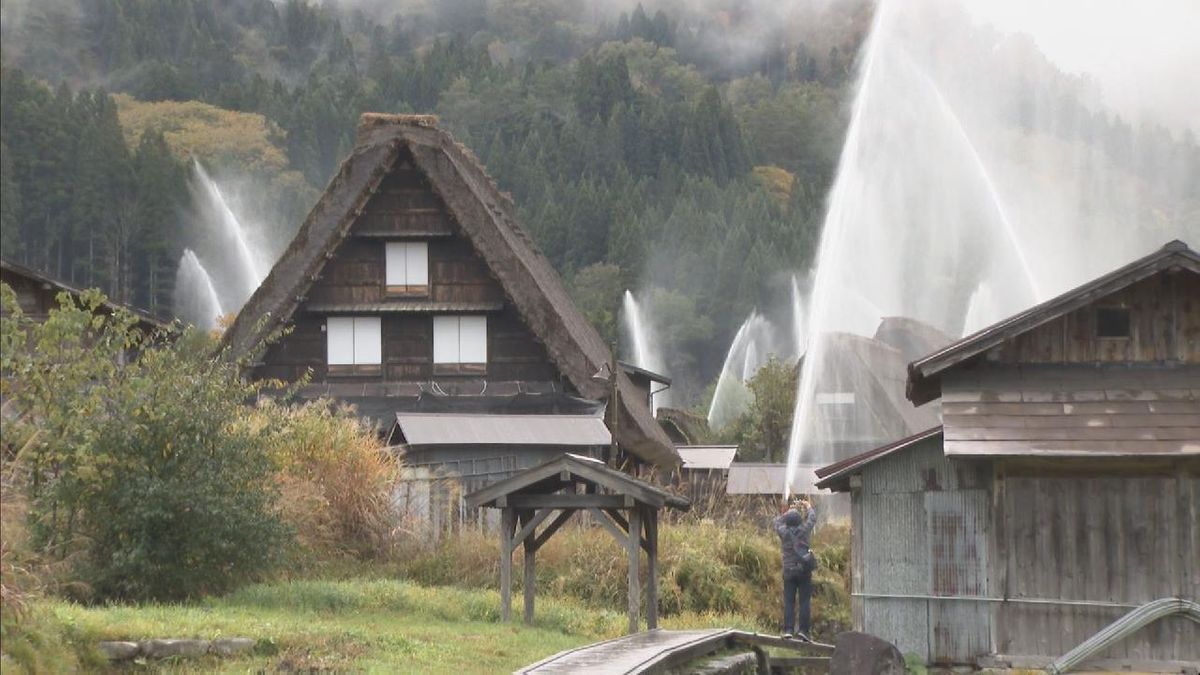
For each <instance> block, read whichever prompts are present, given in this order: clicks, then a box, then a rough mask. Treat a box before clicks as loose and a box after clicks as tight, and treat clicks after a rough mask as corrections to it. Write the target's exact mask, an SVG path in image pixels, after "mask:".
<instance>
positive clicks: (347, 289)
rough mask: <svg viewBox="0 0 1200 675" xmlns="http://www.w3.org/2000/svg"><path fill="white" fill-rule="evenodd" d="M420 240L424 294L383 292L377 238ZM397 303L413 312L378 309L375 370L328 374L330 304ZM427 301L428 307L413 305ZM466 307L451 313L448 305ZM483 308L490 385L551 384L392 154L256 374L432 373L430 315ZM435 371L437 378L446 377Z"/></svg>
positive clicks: (439, 210)
mask: <svg viewBox="0 0 1200 675" xmlns="http://www.w3.org/2000/svg"><path fill="white" fill-rule="evenodd" d="M387 241H425V242H427V243H428V246H429V286H430V288H429V293H428V296H426V297H406V298H389V297H387V296H386V293H385V290H384V274H385V269H386V267H385V253H384V250H385V243H386V242H387ZM388 303H403V304H405V305H409V306H414V307H416V308H417V310H418V311H409V312H404V313H383V314H382V336H383V345H382V347H383V366H384V367H383V368H382V373H381V374H380V375H371V376H361V375H356V376H343V375H337V376H332V377H331V376H329V375H328V372H327V368H326V341H325V333H324V332H323V331H322V327H323V326H324V323H325V318H326V316H327V315H329V314H331V313H335V312H334V311H333V310H330V309H329V308H330V307H336V308H337V309H336V314H338V315H342V316H365V315H376V316H378V315H379V314H370V313H369V312H363V311H356V310H355V309H354V307H356V306H367V305H379V304H388ZM424 305H428V306H429V313H427V312H425V311H421V310H422V308H421V306H424ZM456 305H461V306H463V307H470V308H472V309H471V310H467V309H464V310H462V311H456V310H455V306H456ZM435 310H437V311H439V312H441V313H443V314H445V313H450V314H485V315H486V316H487V319H488V364H487V371H486V374H484V375H480V374H473V375H471V376H470V377H472V378H480V377H483V378H485V379H487V380H489V381H557V380H559V379H560V376H559V373H558V369H557V368H556V367H555V366H554V364H553V363H552V362H551V361H550V358H549V356H548V355H547V353H546V349H545V347H544V346H543V345H542V343H541V342H540V341H539V340H537V339H536V337H535V336H534V334H533V333H532V331H530V330H529V328H528V327H527V326H526V325H525V323H524V321H523V320H522V319H521V317H520V315H519V314H518V313H517V311H516V309H515V307H514V306H513V305H512V303H511V302H510V301H509V300H508V299H507V298H506V296H505V293H504V289H503V288H502V287H501V286H500V284H499V282H498V281H497V280H496V278H495V277H494V276H493V275H492V274H491V272H490V270H489V269H488V267H487V264H486V263H485V262H484V261H483V259H482V258H481V257H480V256H479V255H478V254H477V253H476V251H475V250H474V247H473V246H472V243H471V241H470V240H469V239H467V237H466V236H465V235H464V234H463V232H462V230H461V228H460V227H459V226H458V224H457V223H456V222H455V221H454V218H453V216H452V215H451V213H450V212H449V211H448V210H447V208H446V206H445V204H444V203H443V202H442V200H441V198H440V197H439V196H438V195H437V194H436V193H435V192H434V190H433V189H432V187H431V186H430V184H429V181H428V180H427V179H426V178H425V176H424V175H423V174H422V173H421V172H420V171H419V170H418V169H417V168H416V167H415V166H414V165H413V163H412V158H411V155H409V154H408V152H407V151H403V152H401V154H400V156H399V157H398V158H397V160H396V163H395V165H394V166H393V168H392V170H391V172H390V173H389V175H388V176H387V177H386V178H384V180H383V182H382V183H381V184H380V186H379V188H378V190H377V191H376V193H375V195H374V196H372V197H371V199H370V200H369V201H368V202H367V205H366V207H365V208H364V210H363V213H362V215H360V216H359V218H358V219H357V220H356V221H355V222H354V223H353V224H352V226H351V228H350V232H349V234H348V235H347V237H346V238H345V239H344V240H343V241H342V242H341V244H340V245H339V246H338V247H337V248H336V249H335V250H333V251H331V252H330V253H329V255H328V260H327V262H326V263H325V266H324V268H323V269H322V271H321V273H320V276H319V278H318V279H317V280H316V281H315V282H314V283H313V285H312V286H311V287H310V288H309V290H308V292H307V294H306V297H305V299H304V300H303V302H302V303H301V305H300V307H299V308H298V310H297V311H296V313H295V315H294V316H293V321H292V324H291V326H292V332H291V333H290V334H288V335H286V336H284V337H283V338H282V339H281V340H280V341H279V342H277V343H276V344H274V345H272V346H270V347H269V348H268V349H267V351H266V353H265V355H264V358H263V365H261V366H260V367H259V368H257V369H256V374H257V375H258V376H259V377H271V378H280V379H284V380H295V379H297V378H299V377H300V376H301V375H303V373H304V372H305V371H306V370H307V369H310V368H311V369H312V372H313V382H314V383H320V382H326V381H339V382H344V381H347V380H350V381H364V382H381V381H382V382H403V381H428V380H431V379H434V372H433V320H432V316H433V314H432V312H433V311H435ZM446 378H447V376H445V375H441V374H439V375H438V376H437V379H446Z"/></svg>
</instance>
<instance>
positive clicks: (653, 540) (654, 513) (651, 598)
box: [646, 508, 658, 630]
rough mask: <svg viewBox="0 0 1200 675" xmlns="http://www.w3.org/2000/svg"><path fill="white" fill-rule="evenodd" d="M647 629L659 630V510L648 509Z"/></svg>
mask: <svg viewBox="0 0 1200 675" xmlns="http://www.w3.org/2000/svg"><path fill="white" fill-rule="evenodd" d="M646 545H647V546H646V629H647V630H654V629H655V628H658V510H657V509H653V508H647V509H646Z"/></svg>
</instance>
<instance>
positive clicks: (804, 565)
mask: <svg viewBox="0 0 1200 675" xmlns="http://www.w3.org/2000/svg"><path fill="white" fill-rule="evenodd" d="M793 546H795V547H796V555H797V556H798V557H799V558H800V569H802V570H804V571H805V572H814V571H816V569H817V556H816V554H815V553H813V552H812V549H811V548H806V547H805V546H804V545H803V544H802V543H801V541H800V538H799V537H796V543H795V544H793Z"/></svg>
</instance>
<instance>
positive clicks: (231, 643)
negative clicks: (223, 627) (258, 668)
mask: <svg viewBox="0 0 1200 675" xmlns="http://www.w3.org/2000/svg"><path fill="white" fill-rule="evenodd" d="M255 644H257V643H256V642H255V641H254V640H251V639H250V638H238V637H235V638H220V639H217V640H213V641H212V645H210V646H209V651H211V652H212V653H213V654H216V655H217V656H235V655H237V654H243V653H245V652H248V651H250V650H251V649H254V645H255Z"/></svg>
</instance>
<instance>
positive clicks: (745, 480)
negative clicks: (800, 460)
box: [725, 462, 817, 495]
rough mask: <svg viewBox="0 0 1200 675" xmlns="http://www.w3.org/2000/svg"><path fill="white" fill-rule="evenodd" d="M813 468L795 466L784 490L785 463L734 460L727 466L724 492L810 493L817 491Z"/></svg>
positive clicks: (751, 493)
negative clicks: (787, 486)
mask: <svg viewBox="0 0 1200 675" xmlns="http://www.w3.org/2000/svg"><path fill="white" fill-rule="evenodd" d="M814 468H815V467H813V466H808V465H800V466H797V467H796V475H795V476H793V477H792V485H791V489H790V490H786V491H785V490H784V486H785V484H786V483H787V464H766V463H753V462H736V463H734V464H731V465H730V466H729V477H728V478H727V479H726V483H725V485H726V486H725V492H726V493H727V494H731V495H782V494H784V493H785V492H787V493H788V494H812V493H814V492H816V491H817V488H816V486H815V484H814V480H813V469H814Z"/></svg>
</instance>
